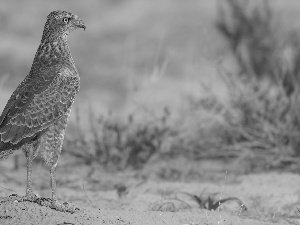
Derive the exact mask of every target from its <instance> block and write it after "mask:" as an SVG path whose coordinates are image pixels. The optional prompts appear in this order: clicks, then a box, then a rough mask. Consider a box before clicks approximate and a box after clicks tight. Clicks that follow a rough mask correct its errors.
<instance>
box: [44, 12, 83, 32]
mask: <svg viewBox="0 0 300 225" xmlns="http://www.w3.org/2000/svg"><path fill="white" fill-rule="evenodd" d="M77 28H83V29H84V30H85V28H86V27H85V25H84V22H83V21H82V20H81V19H80V18H79V17H78V16H77V15H75V14H73V13H69V12H66V11H61V10H57V11H53V12H51V13H50V14H49V15H48V16H47V22H46V24H45V27H44V34H45V35H46V34H50V33H51V34H59V35H68V34H69V33H70V32H71V31H73V30H75V29H77ZM46 36H48V35H46Z"/></svg>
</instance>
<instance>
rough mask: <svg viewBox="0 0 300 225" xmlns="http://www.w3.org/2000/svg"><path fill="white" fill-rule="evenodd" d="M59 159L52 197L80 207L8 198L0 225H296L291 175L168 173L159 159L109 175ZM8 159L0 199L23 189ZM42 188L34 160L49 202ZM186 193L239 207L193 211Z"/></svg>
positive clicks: (299, 181)
mask: <svg viewBox="0 0 300 225" xmlns="http://www.w3.org/2000/svg"><path fill="white" fill-rule="evenodd" d="M61 161H62V163H61V166H59V167H58V170H57V184H58V190H57V194H58V197H59V199H62V200H64V201H67V202H69V203H72V204H74V205H75V206H76V207H78V208H79V209H80V210H79V211H76V212H75V213H73V214H71V213H67V212H65V213H63V212H58V211H55V210H53V209H51V208H48V207H45V206H40V205H38V204H37V203H32V202H14V201H8V202H5V203H1V205H0V224H55V225H56V224H170V225H175V224H181V225H183V224H191V225H192V224H193V225H196V224H207V225H210V224H224V225H225V224H231V225H235V224H249V225H250V224H251V225H254V224H300V213H299V212H298V210H297V205H299V204H298V203H299V186H300V177H299V176H298V175H297V174H292V173H277V172H270V173H262V174H252V175H234V174H233V173H231V172H229V173H228V172H221V170H219V171H211V170H206V171H205V170H204V169H203V168H202V169H201V170H200V167H199V165H198V167H197V164H195V165H194V167H193V168H194V169H193V172H191V170H189V171H181V172H180V171H177V172H176V171H175V172H174V170H173V169H172V168H170V167H168V166H167V165H170V163H167V164H165V166H164V165H163V163H162V162H160V163H158V164H157V163H153V164H152V165H147V167H146V168H144V169H143V170H141V171H129V170H127V171H124V172H117V173H116V172H113V173H112V172H107V171H106V172H105V170H104V169H103V168H100V167H99V166H98V165H91V166H86V165H81V164H80V163H78V162H74V163H65V162H64V157H63V158H62V160H61ZM11 162H12V161H11ZM11 162H9V160H8V162H5V163H4V165H3V166H1V176H0V186H1V189H0V197H2V198H3V197H6V196H9V195H10V194H18V195H24V192H25V187H26V170H25V167H21V168H20V169H17V170H13V169H12V167H11ZM182 163H183V162H182ZM2 164H3V163H2ZM174 165H175V167H176V163H175V162H174V163H173V166H174ZM177 165H178V162H177ZM180 168H183V167H180ZM166 171H167V172H166ZM200 171H201V172H200ZM49 186H50V185H49V174H48V170H47V169H46V168H44V166H42V164H40V163H37V164H36V165H35V167H34V189H35V190H34V191H35V193H36V194H37V195H38V196H43V197H50V193H51V191H50V187H49ZM187 193H188V194H191V195H197V196H199V197H201V198H203V199H204V196H205V195H207V196H208V195H209V194H210V193H219V195H218V197H217V200H218V199H219V198H220V199H223V198H226V197H236V198H238V199H240V200H241V201H242V202H243V203H244V204H245V206H246V208H247V209H246V210H242V207H241V206H240V205H239V203H237V202H234V201H231V202H225V203H224V204H222V205H221V206H220V207H219V208H218V209H217V210H216V211H209V210H206V209H203V208H202V209H200V208H199V205H198V204H197V202H196V201H194V200H193V199H192V198H191V197H190V196H189V195H187Z"/></svg>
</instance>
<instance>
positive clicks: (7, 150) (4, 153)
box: [0, 141, 14, 160]
mask: <svg viewBox="0 0 300 225" xmlns="http://www.w3.org/2000/svg"><path fill="white" fill-rule="evenodd" d="M13 152H14V150H13V149H12V148H11V144H10V143H5V142H2V141H0V160H2V159H6V158H8V157H9V156H10V155H11V154H13Z"/></svg>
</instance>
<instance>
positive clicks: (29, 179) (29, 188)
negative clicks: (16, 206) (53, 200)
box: [24, 146, 37, 201]
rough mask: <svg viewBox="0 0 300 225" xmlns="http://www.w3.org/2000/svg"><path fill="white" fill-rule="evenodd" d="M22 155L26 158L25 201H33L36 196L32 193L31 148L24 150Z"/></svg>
mask: <svg viewBox="0 0 300 225" xmlns="http://www.w3.org/2000/svg"><path fill="white" fill-rule="evenodd" d="M24 153H25V155H26V158H27V187H26V196H25V198H26V199H27V200H32V201H33V200H35V199H36V198H37V196H36V195H35V194H33V191H32V176H31V174H32V162H33V159H34V158H35V154H34V149H33V148H32V146H30V147H29V146H28V147H26V148H25V149H24Z"/></svg>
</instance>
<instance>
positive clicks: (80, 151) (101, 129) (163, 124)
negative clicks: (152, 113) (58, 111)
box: [66, 109, 172, 170]
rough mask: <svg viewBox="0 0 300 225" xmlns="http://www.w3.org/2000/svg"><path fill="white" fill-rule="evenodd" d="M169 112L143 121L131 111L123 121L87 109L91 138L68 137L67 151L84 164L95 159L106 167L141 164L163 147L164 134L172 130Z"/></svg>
mask: <svg viewBox="0 0 300 225" xmlns="http://www.w3.org/2000/svg"><path fill="white" fill-rule="evenodd" d="M169 116H170V114H169V111H168V109H165V111H164V113H163V115H162V116H160V117H155V119H151V120H143V121H140V120H135V118H134V115H129V116H128V118H127V120H126V121H123V120H118V119H116V118H115V117H113V116H108V117H104V116H100V117H98V118H97V117H96V116H95V115H93V114H92V113H90V129H91V134H92V138H90V139H89V140H88V138H87V137H86V136H85V135H79V138H77V140H76V141H74V140H73V141H69V143H68V144H67V145H66V146H67V148H68V149H70V151H68V150H67V151H68V153H70V154H72V155H75V156H77V157H79V158H82V159H84V160H85V162H86V163H88V164H89V163H92V162H97V163H100V164H101V165H103V166H104V167H106V168H109V169H119V170H122V169H125V168H127V167H131V168H134V169H138V168H141V167H142V166H143V165H144V164H145V163H147V162H148V161H149V160H150V159H151V157H152V156H153V155H155V154H157V153H158V152H162V149H163V148H165V146H166V145H165V141H166V140H167V138H166V137H167V136H169V135H171V133H172V130H171V126H170V125H169V124H168V119H169ZM71 146H73V147H71ZM70 147H71V148H70ZM71 149H72V150H71Z"/></svg>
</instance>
